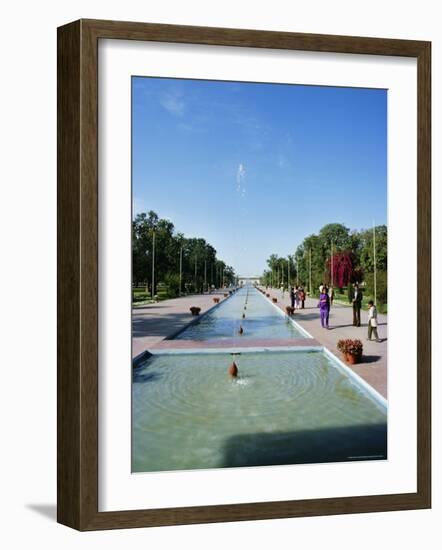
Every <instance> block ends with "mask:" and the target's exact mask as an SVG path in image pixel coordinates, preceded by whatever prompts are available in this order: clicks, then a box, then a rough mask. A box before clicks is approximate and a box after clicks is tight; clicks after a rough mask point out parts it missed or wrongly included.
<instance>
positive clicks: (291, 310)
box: [285, 306, 295, 315]
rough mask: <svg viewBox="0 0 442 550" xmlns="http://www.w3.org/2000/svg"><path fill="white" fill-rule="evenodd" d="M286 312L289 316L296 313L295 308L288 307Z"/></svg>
mask: <svg viewBox="0 0 442 550" xmlns="http://www.w3.org/2000/svg"><path fill="white" fill-rule="evenodd" d="M285 311H286V313H287V315H293V314H294V313H295V308H294V307H291V306H286V308H285Z"/></svg>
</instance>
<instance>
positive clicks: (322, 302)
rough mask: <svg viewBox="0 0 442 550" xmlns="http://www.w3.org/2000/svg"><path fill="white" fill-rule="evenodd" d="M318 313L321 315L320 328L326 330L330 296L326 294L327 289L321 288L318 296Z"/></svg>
mask: <svg viewBox="0 0 442 550" xmlns="http://www.w3.org/2000/svg"><path fill="white" fill-rule="evenodd" d="M318 307H319V313H320V314H321V326H322V328H328V317H329V314H330V296H329V295H328V294H327V288H326V287H323V289H322V292H321V294H320V295H319V304H318Z"/></svg>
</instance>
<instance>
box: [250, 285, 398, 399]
mask: <svg viewBox="0 0 442 550" xmlns="http://www.w3.org/2000/svg"><path fill="white" fill-rule="evenodd" d="M261 288H262V287H261ZM267 293H268V294H270V297H271V298H273V297H275V298H277V300H278V302H277V305H278V306H279V307H280V308H281V309H282V310H283V311H285V307H286V306H287V305H290V298H289V294H288V292H285V293H284V298H282V294H281V291H280V290H277V289H269V290H267ZM317 305H318V299H317V298H307V300H306V302H305V309H303V310H302V309H301V310H297V311H296V312H295V315H294V319H295V321H296V322H298V323H299V324H300V325H301V326H302V327H303V328H304V329H305V330H307V331H308V332H309V333H310V334H311V336H312V337H313V338H315V339H316V340H317V341H318V342H320V343H321V344H322V345H323V346H325V347H326V348H328V349H329V350H330V351H331V352H332V353H333V354H334V355H336V356H337V357H339V359H341V360H342V356H341V354H340V352H338V350H337V349H336V344H337V341H338V340H340V339H341V338H359V339H360V340H361V341H362V343H363V346H364V351H363V357H362V362H361V363H360V364H358V365H351V366H350V368H352V369H353V370H354V371H355V372H356V373H357V374H359V376H360V377H361V378H363V379H364V380H365V381H366V382H368V383H369V384H370V385H371V386H373V387H374V388H375V389H376V390H377V391H378V392H379V393H380V394H381V395H383V396H384V397H385V398H387V326H388V325H387V319H388V318H387V315H381V314H380V313H379V314H378V325H379V326H378V334H379V338H380V339H381V340H382V342H381V343H377V342H374V341H371V342H370V341H367V312H366V311H363V310H362V311H361V322H362V326H361V327H354V326H353V311H352V308H351V306H345V305H340V304H334V305H333V306H332V308H331V310H330V319H329V321H330V330H326V329H323V328H322V327H321V321H320V317H319V309H318V307H317Z"/></svg>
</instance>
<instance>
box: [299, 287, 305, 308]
mask: <svg viewBox="0 0 442 550" xmlns="http://www.w3.org/2000/svg"><path fill="white" fill-rule="evenodd" d="M299 299H300V300H301V309H304V304H305V290H304V287H302V286H301V287H299Z"/></svg>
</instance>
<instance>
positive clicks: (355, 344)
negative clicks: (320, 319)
mask: <svg viewBox="0 0 442 550" xmlns="http://www.w3.org/2000/svg"><path fill="white" fill-rule="evenodd" d="M337 348H338V350H339V351H340V352H341V353H342V354H343V356H344V359H345V361H346V362H347V363H349V364H350V365H354V364H356V363H359V361H360V360H361V357H362V349H363V346H362V342H361V341H360V340H357V339H356V340H351V339H346V340H338V344H337Z"/></svg>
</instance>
